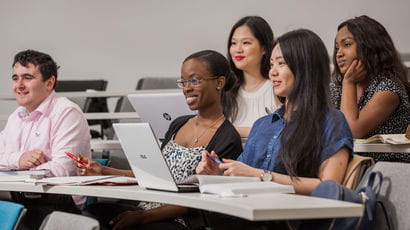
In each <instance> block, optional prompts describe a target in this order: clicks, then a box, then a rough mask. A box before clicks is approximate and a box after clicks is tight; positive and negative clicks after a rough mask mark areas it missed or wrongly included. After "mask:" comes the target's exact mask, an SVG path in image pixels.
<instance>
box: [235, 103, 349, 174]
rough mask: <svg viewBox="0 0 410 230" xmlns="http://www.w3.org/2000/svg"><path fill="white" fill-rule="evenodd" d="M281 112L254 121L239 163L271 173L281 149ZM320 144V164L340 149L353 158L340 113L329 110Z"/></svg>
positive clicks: (283, 125)
mask: <svg viewBox="0 0 410 230" xmlns="http://www.w3.org/2000/svg"><path fill="white" fill-rule="evenodd" d="M282 109H283V107H281V108H280V109H278V110H276V111H275V112H274V113H273V114H270V115H267V116H264V117H261V118H259V119H258V120H257V121H255V123H254V124H253V127H252V129H251V132H250V134H249V138H248V140H247V142H246V145H245V149H244V151H243V153H242V154H241V155H240V156H239V157H238V159H237V160H238V161H241V162H243V163H245V164H247V165H249V166H252V167H254V168H259V169H264V170H269V171H274V166H275V161H276V157H277V156H278V154H279V150H280V147H281V144H280V136H281V133H282V131H283V128H284V127H285V120H284V119H283V117H282V116H281V115H280V114H281V110H282ZM321 140H322V143H324V145H323V149H322V151H321V152H320V154H319V157H320V164H321V163H322V162H323V161H324V160H326V159H328V158H329V157H331V156H332V155H333V154H335V153H337V151H339V150H340V149H341V148H343V147H346V148H348V149H349V150H350V157H352V154H353V152H352V150H353V136H352V133H351V131H350V128H349V125H348V124H347V121H346V119H345V117H344V115H343V113H342V112H340V111H339V110H336V109H329V111H328V112H327V114H326V120H325V125H324V129H323V132H322V137H321Z"/></svg>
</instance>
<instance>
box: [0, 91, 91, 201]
mask: <svg viewBox="0 0 410 230" xmlns="http://www.w3.org/2000/svg"><path fill="white" fill-rule="evenodd" d="M35 149H38V150H41V151H43V152H44V155H45V161H46V162H45V163H44V164H41V165H39V166H36V167H34V168H32V169H33V170H39V169H48V170H50V172H51V174H52V175H53V176H73V175H76V172H75V167H74V165H73V162H72V160H71V158H69V157H67V156H66V152H71V153H73V154H77V153H81V154H83V155H84V156H87V157H88V158H91V150H90V131H89V127H88V124H87V121H86V119H85V117H84V115H83V113H82V111H81V109H80V108H79V107H78V106H77V105H76V104H74V103H73V102H71V101H70V100H68V99H67V98H64V97H60V96H57V94H56V93H55V92H52V93H51V94H50V95H49V96H48V97H47V98H46V99H45V100H44V101H43V102H42V103H41V104H40V105H39V107H38V108H37V109H36V110H35V111H33V112H32V113H30V114H28V113H27V110H26V108H24V107H19V108H17V109H16V111H14V112H13V113H12V114H11V115H10V117H9V118H8V120H7V124H6V127H5V128H4V130H3V131H1V132H0V169H1V168H18V166H19V159H20V157H21V155H22V154H23V153H24V152H27V151H31V150H35ZM75 200H76V203H78V201H79V200H77V199H75Z"/></svg>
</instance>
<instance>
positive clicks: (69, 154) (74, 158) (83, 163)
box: [66, 153, 88, 166]
mask: <svg viewBox="0 0 410 230" xmlns="http://www.w3.org/2000/svg"><path fill="white" fill-rule="evenodd" d="M66 154H67V156H69V157H70V158H71V159H73V160H75V161H77V162H78V163H80V164H82V165H84V166H87V165H88V164H87V163H85V162H84V161H82V160H79V159H77V157H75V156H74V155H73V154H71V153H66Z"/></svg>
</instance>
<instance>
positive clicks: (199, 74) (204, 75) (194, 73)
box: [181, 58, 223, 110]
mask: <svg viewBox="0 0 410 230" xmlns="http://www.w3.org/2000/svg"><path fill="white" fill-rule="evenodd" d="M216 77H219V76H212V73H211V72H210V71H209V70H208V64H207V63H206V61H204V60H202V59H200V58H193V59H189V60H187V61H186V62H184V63H183V64H182V67H181V80H192V79H196V80H199V84H198V85H197V86H194V85H192V84H185V86H184V88H183V93H184V95H185V98H186V103H187V104H188V106H189V108H190V109H191V110H201V109H206V108H207V107H209V106H211V105H213V104H214V103H215V102H216V101H217V100H220V92H219V90H218V87H221V83H220V81H221V79H222V78H223V77H219V78H216ZM222 86H223V84H222Z"/></svg>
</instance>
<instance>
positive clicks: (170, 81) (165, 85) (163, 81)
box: [136, 77, 178, 90]
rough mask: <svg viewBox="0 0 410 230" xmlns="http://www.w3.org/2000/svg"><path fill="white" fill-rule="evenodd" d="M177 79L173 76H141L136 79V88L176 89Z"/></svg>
mask: <svg viewBox="0 0 410 230" xmlns="http://www.w3.org/2000/svg"><path fill="white" fill-rule="evenodd" d="M177 79H178V78H175V77H143V78H140V79H139V80H138V83H137V88H136V89H137V90H140V89H177V88H178V86H177V83H176V80H177Z"/></svg>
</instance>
